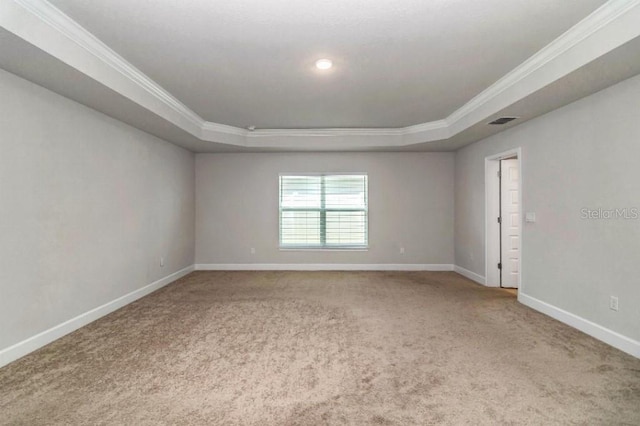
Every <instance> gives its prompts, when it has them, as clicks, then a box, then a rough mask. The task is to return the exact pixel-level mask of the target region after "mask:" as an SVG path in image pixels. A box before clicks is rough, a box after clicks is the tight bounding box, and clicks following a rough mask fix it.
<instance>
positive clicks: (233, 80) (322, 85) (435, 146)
mask: <svg viewBox="0 0 640 426" xmlns="http://www.w3.org/2000/svg"><path fill="white" fill-rule="evenodd" d="M603 3H604V2H603V1H602V0H598V1H595V0H581V1H579V2H558V1H556V0H538V1H531V0H514V1H510V2H504V1H501V0H483V1H478V0H474V1H472V0H466V1H465V0H441V1H425V0H422V1H418V0H393V1H390V0H389V1H386V0H377V1H372V0H367V1H364V0H360V1H356V0H351V1H347V0H342V1H337V0H328V1H323V2H317V1H315V2H312V1H309V2H302V1H298V2H285V1H283V0H262V1H260V0H238V1H233V2H211V1H207V0H191V1H189V2H186V1H185V2H175V1H168V0H154V1H151V0H146V1H142V0H139V1H135V2H132V1H126V0H109V1H106V0H105V1H91V2H87V1H79V0H50V2H47V1H44V0H7V1H4V2H2V3H0V26H2V27H3V29H2V31H0V67H2V68H4V69H6V70H8V71H10V72H13V73H15V74H18V75H21V76H23V77H25V78H27V79H30V80H32V81H34V82H36V83H37V84H40V85H42V86H45V87H47V88H50V89H51V90H54V91H56V92H58V93H61V94H63V95H64V96H67V97H70V98H72V99H75V100H78V101H79V102H82V103H84V104H86V105H88V106H90V107H93V108H95V109H97V110H99V111H103V112H105V113H107V114H109V115H112V116H114V117H116V118H118V119H121V120H123V121H125V122H127V123H129V124H132V125H134V126H136V127H139V128H141V129H143V130H145V131H148V132H150V133H152V134H156V135H158V136H160V137H163V138H165V139H167V140H170V141H172V142H174V143H177V144H179V145H182V146H185V147H187V148H189V149H192V150H194V151H199V152H204V151H225V150H230V149H231V150H253V151H259V150H273V149H276V150H355V149H371V150H374V149H375V150H399V149H403V150H406V149H416V150H453V149H456V148H458V147H460V146H463V145H464V144H466V143H470V142H473V141H474V140H477V139H479V138H480V137H485V136H487V135H489V134H491V133H495V132H497V131H499V130H500V129H499V128H495V127H490V128H488V127H487V126H486V122H487V121H489V120H488V119H489V118H495V116H496V115H497V114H503V113H504V114H509V113H510V112H512V113H513V112H515V111H517V112H518V114H517V115H518V116H520V117H522V120H520V122H522V121H523V120H526V119H529V118H532V117H534V116H536V115H539V114H541V113H544V112H547V111H549V110H551V109H553V108H556V107H558V106H561V105H563V104H566V103H568V102H571V101H572V100H575V99H577V98H579V97H580V96H585V95H587V94H589V93H593V92H594V91H596V90H599V89H601V88H604V87H606V86H607V85H610V84H613V83H615V82H617V81H620V80H621V79H624V78H628V77H630V76H631V75H634V74H635V73H638V72H640V61H638V60H637V58H638V57H639V56H638V53H639V52H640V43H636V41H637V40H640V38H639V36H640V0H611V1H609V2H606V3H605V4H604V5H603ZM54 5H55V7H54ZM320 57H329V58H331V59H332V60H333V61H334V64H335V67H334V68H333V69H332V70H330V71H329V72H324V73H323V72H319V71H318V70H315V69H314V68H313V63H314V62H315V60H316V59H318V58H320ZM549 88H553V90H550V89H549ZM510 107H512V109H511V110H510V109H509V108H510ZM517 124H518V122H516V123H514V124H511V125H517ZM247 126H256V127H257V128H258V130H257V131H255V132H251V131H247V130H246V129H245V128H246V127H247Z"/></svg>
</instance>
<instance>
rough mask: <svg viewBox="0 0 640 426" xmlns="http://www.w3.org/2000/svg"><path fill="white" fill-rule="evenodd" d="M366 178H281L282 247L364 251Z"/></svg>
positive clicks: (298, 176)
mask: <svg viewBox="0 0 640 426" xmlns="http://www.w3.org/2000/svg"><path fill="white" fill-rule="evenodd" d="M367 198H368V194H367V175H365V174H339V175H338V174H336V175H329V174H326V175H325V174H314V175H280V247H281V248H325V249H326V248H329V249H330V248H346V249H349V248H366V247H367Z"/></svg>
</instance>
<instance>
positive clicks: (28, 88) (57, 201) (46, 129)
mask: <svg viewBox="0 0 640 426" xmlns="http://www.w3.org/2000/svg"><path fill="white" fill-rule="evenodd" d="M0 93H2V96H1V97H0V129H1V130H0V235H1V237H2V243H1V244H0V324H2V327H0V349H3V348H6V347H8V346H10V345H12V344H15V343H17V342H19V341H22V340H23V339H26V338H28V337H31V336H33V335H35V334H37V333H39V332H42V331H44V330H46V329H48V328H50V327H52V326H55V325H58V324H60V323H62V322H64V321H66V320H69V319H71V318H73V317H75V316H77V315H79V314H82V313H84V312H86V311H88V310H90V309H93V308H96V307H98V306H100V305H102V304H104V303H107V302H110V301H112V300H114V299H116V298H118V297H120V296H123V295H125V294H127V293H129V292H131V291H134V290H136V289H138V288H141V287H143V286H145V285H147V284H149V283H151V282H153V281H155V280H158V279H160V278H162V277H164V276H167V275H169V274H171V273H173V272H175V271H178V270H180V269H182V268H184V267H187V266H189V265H191V264H193V252H194V217H195V213H194V207H195V200H194V155H193V154H192V153H190V152H187V151H185V150H183V149H182V148H178V147H176V146H174V145H172V144H169V143H167V142H164V141H162V140H160V139H158V138H155V137H153V136H150V135H148V134H146V133H143V132H141V131H139V130H136V129H134V128H132V127H129V126H127V125H125V124H123V123H121V122H119V121H116V120H113V119H111V118H108V117H107V116H105V115H103V114H100V113H98V112H95V111H93V110H91V109H88V108H86V107H84V106H82V105H80V104H77V103H75V102H73V101H70V100H68V99H65V98H63V97H61V96H58V95H56V94H54V93H52V92H49V91H47V90H45V89H43V88H41V87H39V86H36V85H34V84H32V83H29V82H27V81H25V80H22V79H20V78H18V77H16V76H14V75H12V74H9V73H6V72H4V71H0ZM160 256H164V257H166V265H165V267H162V268H161V267H160V262H159V258H160Z"/></svg>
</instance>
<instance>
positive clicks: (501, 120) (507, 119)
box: [489, 117, 518, 126]
mask: <svg viewBox="0 0 640 426" xmlns="http://www.w3.org/2000/svg"><path fill="white" fill-rule="evenodd" d="M517 118H518V117H500V118H498V119H495V120H493V121H492V122H490V123H489V124H495V125H497V126H502V125H503V124H507V123H508V122H510V121H513V120H516V119H517Z"/></svg>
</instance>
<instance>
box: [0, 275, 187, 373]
mask: <svg viewBox="0 0 640 426" xmlns="http://www.w3.org/2000/svg"><path fill="white" fill-rule="evenodd" d="M193 270H194V266H193V265H191V266H188V267H186V268H184V269H181V270H179V271H177V272H174V273H173V274H171V275H167V276H166V277H164V278H161V279H159V280H158V281H154V282H152V283H151V284H148V285H146V286H144V287H142V288H139V289H137V290H134V291H132V292H131V293H128V294H125V295H124V296H121V297H118V298H117V299H115V300H112V301H111V302H108V303H105V304H104V305H102V306H98V307H97V308H94V309H91V310H90V311H87V312H85V313H83V314H80V315H78V316H77V317H75V318H71V319H70V320H67V321H65V322H63V323H61V324H58V325H56V326H54V327H51V328H50V329H48V330H45V331H43V332H41V333H38V334H36V335H35V336H31V337H29V338H28V339H25V340H23V341H21V342H18V343H16V344H14V345H12V346H9V347H8V348H5V349H2V350H0V367H3V366H5V365H7V364H9V363H10V362H13V361H15V360H17V359H19V358H22V357H23V356H25V355H27V354H29V353H31V352H33V351H35V350H36V349H40V348H41V347H43V346H45V345H47V344H49V343H51V342H53V341H54V340H57V339H59V338H61V337H62V336H65V335H67V334H69V333H71V332H73V331H75V330H77V329H79V328H80V327H84V326H85V325H87V324H89V323H91V322H93V321H95V320H97V319H98V318H101V317H103V316H105V315H107V314H110V313H111V312H113V311H115V310H118V309H120V308H122V307H123V306H126V305H128V304H129V303H131V302H134V301H136V300H138V299H140V298H141V297H144V296H146V295H148V294H150V293H153V292H154V291H156V290H158V289H160V288H162V287H164V286H166V285H167V284H170V283H172V282H173V281H175V280H177V279H179V278H182V277H184V276H185V275H187V274H189V273H190V272H192V271H193Z"/></svg>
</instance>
